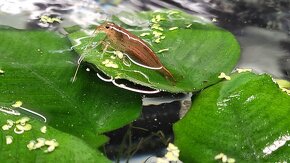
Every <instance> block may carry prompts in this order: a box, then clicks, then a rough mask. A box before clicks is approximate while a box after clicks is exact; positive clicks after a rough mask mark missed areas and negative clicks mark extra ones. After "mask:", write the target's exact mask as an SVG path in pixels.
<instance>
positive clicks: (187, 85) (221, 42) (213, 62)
mask: <svg viewBox="0 0 290 163" xmlns="http://www.w3.org/2000/svg"><path fill="white" fill-rule="evenodd" d="M158 20H159V21H158ZM112 21H113V22H115V23H116V24H118V25H120V26H122V27H124V28H126V29H127V30H129V31H130V32H132V33H134V34H135V35H137V36H140V37H141V38H142V39H143V40H144V41H146V42H147V43H148V44H149V45H150V47H151V48H152V49H153V50H154V51H155V52H156V54H157V56H158V57H159V59H160V61H161V62H162V64H163V65H164V66H165V67H166V68H167V69H168V70H169V71H170V72H171V73H172V74H173V76H174V77H175V80H176V83H174V82H172V81H170V80H167V79H166V78H165V77H164V76H163V75H162V74H161V73H159V72H158V71H157V70H152V69H148V68H144V67H141V66H138V65H137V64H134V63H133V62H130V61H129V60H128V59H126V57H125V59H124V58H122V59H118V58H116V59H111V56H114V55H115V54H114V51H115V50H116V49H113V48H108V49H107V50H106V51H104V49H105V46H102V45H100V46H97V44H100V43H101V42H102V41H105V40H104V38H105V35H104V33H98V32H96V33H98V34H96V33H93V30H92V31H87V30H79V31H77V32H73V33H71V34H69V38H70V40H71V42H72V44H73V45H74V49H75V50H76V52H77V53H79V54H80V55H84V56H85V58H84V61H86V62H89V63H92V64H94V65H95V66H96V67H97V68H98V69H100V70H102V71H103V72H104V73H105V74H107V75H108V76H112V77H114V78H123V79H127V80H130V81H132V82H134V83H138V84H141V85H144V86H148V87H153V88H156V89H161V90H165V91H169V92H192V91H198V90H200V89H203V88H205V87H207V86H209V85H212V84H214V83H217V82H218V81H220V79H219V78H218V76H219V74H220V73H221V72H224V73H226V74H227V73H229V72H231V70H232V68H233V67H234V66H235V64H236V63H237V61H238V58H239V53H240V48H239V45H238V43H237V41H236V39H235V38H234V36H233V35H232V34H231V33H230V32H228V31H225V30H223V29H221V28H218V27H216V26H214V25H213V24H211V23H210V22H208V21H206V20H203V19H201V18H198V17H194V16H190V15H187V14H185V13H182V12H176V11H175V12H174V13H173V12H172V11H160V12H142V13H138V14H133V13H121V14H118V15H117V16H114V17H113V20H112ZM103 44H104V43H103ZM105 44H106V43H105ZM137 48H141V46H140V47H137ZM164 49H168V50H165V51H163V50H164ZM103 51H104V53H103ZM159 51H161V52H159ZM158 52H159V53H158ZM102 53H103V54H102ZM106 60H110V61H112V62H113V63H114V64H116V65H117V66H115V67H112V66H107V65H106V64H104V61H106ZM124 60H125V61H124ZM128 62H129V63H131V64H128Z"/></svg>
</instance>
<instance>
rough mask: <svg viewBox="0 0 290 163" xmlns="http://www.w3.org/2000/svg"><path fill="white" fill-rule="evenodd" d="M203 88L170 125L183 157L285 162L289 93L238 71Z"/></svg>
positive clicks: (266, 79) (266, 78)
mask: <svg viewBox="0 0 290 163" xmlns="http://www.w3.org/2000/svg"><path fill="white" fill-rule="evenodd" d="M231 78H232V79H231V80H230V81H223V82H221V83H218V84H216V85H214V86H211V87H209V88H207V89H205V90H203V91H202V92H201V93H200V94H199V95H197V96H196V97H195V98H193V105H192V107H191V109H190V111H189V112H188V113H187V114H186V116H185V117H184V118H183V119H182V120H181V121H179V122H177V123H176V124H175V125H174V133H175V138H176V141H175V143H176V145H177V146H178V147H179V149H180V150H181V160H183V161H184V162H218V161H219V162H221V159H219V160H215V159H214V158H215V156H217V155H218V154H220V153H224V154H225V155H227V157H228V158H229V157H230V158H234V159H235V160H236V162H283V161H286V162H287V161H289V152H290V148H289V142H290V135H289V129H290V127H289V126H290V120H289V114H290V105H289V104H290V96H289V95H287V94H286V93H285V92H282V91H281V90H280V89H279V86H278V85H277V84H275V83H273V81H272V78H271V77H270V76H269V75H256V74H253V73H241V74H234V75H232V76H231Z"/></svg>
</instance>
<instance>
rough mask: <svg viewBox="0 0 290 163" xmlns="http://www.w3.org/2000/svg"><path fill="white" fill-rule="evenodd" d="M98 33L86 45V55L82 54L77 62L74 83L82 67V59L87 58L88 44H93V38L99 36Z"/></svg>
mask: <svg viewBox="0 0 290 163" xmlns="http://www.w3.org/2000/svg"><path fill="white" fill-rule="evenodd" d="M96 31H97V29H95V30H94V32H93V33H92V35H94V34H95V33H96ZM98 34H99V32H98V33H97V35H98ZM97 35H96V36H94V37H92V38H91V39H90V41H89V42H88V44H87V45H86V47H85V54H84V55H81V56H80V57H79V59H78V62H77V63H78V65H77V68H76V71H75V73H74V76H73V78H72V83H73V82H75V81H76V77H77V74H78V71H79V68H80V65H81V62H82V61H83V60H84V58H85V55H86V52H87V50H88V46H89V45H91V44H92V41H93V39H94V38H95V37H97ZM98 45H99V44H97V46H98Z"/></svg>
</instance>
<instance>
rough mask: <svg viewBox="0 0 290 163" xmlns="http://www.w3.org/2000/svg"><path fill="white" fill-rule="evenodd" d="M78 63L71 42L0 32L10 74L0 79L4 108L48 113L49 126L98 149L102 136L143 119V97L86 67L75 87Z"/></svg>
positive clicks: (0, 52) (1, 55)
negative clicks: (141, 116)
mask: <svg viewBox="0 0 290 163" xmlns="http://www.w3.org/2000/svg"><path fill="white" fill-rule="evenodd" d="M76 59H77V58H76V56H75V54H74V53H73V52H72V51H71V50H70V44H69V42H68V41H67V40H66V39H65V38H61V36H59V35H57V34H55V33H52V32H45V31H18V30H11V29H10V30H1V31H0V67H1V68H3V69H5V74H3V75H1V76H0V106H11V105H12V104H14V103H15V102H16V101H22V102H23V104H22V107H24V108H27V109H30V110H32V111H34V112H37V113H39V114H43V115H44V116H45V117H46V118H47V119H48V124H49V125H51V126H53V127H55V128H57V129H59V130H61V131H65V132H67V133H71V134H73V135H76V136H78V137H80V138H82V139H84V140H86V141H87V142H89V144H90V145H93V146H99V145H100V144H99V142H100V141H97V140H96V139H102V140H103V142H104V141H105V140H106V139H105V138H104V137H103V136H102V137H101V136H97V135H98V134H101V133H103V132H106V131H111V130H114V129H116V128H119V127H122V126H124V125H125V124H128V123H130V122H131V121H133V120H134V119H136V118H137V117H138V116H139V112H140V109H141V97H140V96H139V95H138V94H136V93H132V92H129V91H126V90H123V89H119V88H117V87H115V86H113V85H112V84H110V83H104V82H103V81H101V80H99V78H98V77H97V76H96V74H95V73H94V72H93V71H90V72H86V71H85V68H81V69H80V71H79V72H78V76H77V80H76V82H74V83H72V82H71V78H72V76H73V74H74V72H75V70H76V63H75V62H76ZM20 110H21V109H20ZM27 113H28V112H26V114H27ZM40 119H41V118H40Z"/></svg>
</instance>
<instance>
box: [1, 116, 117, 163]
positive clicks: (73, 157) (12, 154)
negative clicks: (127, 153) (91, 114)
mask: <svg viewBox="0 0 290 163" xmlns="http://www.w3.org/2000/svg"><path fill="white" fill-rule="evenodd" d="M21 117H22V116H12V115H7V114H4V113H0V126H1V127H2V126H3V125H5V124H7V122H6V121H7V120H8V119H10V120H13V121H14V122H15V121H17V120H18V119H20V118H21ZM26 124H31V125H32V129H31V130H29V131H25V132H24V133H22V134H16V133H15V132H14V128H15V124H14V125H13V127H12V128H10V129H9V130H7V131H4V130H2V129H1V131H0V140H1V141H0V151H1V152H0V158H1V162H6V163H9V162H11V163H12V162H83V161H85V162H111V161H109V160H108V159H107V158H106V157H104V156H103V155H102V154H101V153H100V152H99V151H97V150H95V149H93V148H91V147H90V146H88V145H87V144H86V143H85V142H84V141H83V140H81V139H79V138H76V137H75V136H72V135H69V134H66V133H64V132H61V131H59V130H56V129H54V128H52V127H49V126H47V132H46V133H42V132H40V128H41V127H43V125H44V124H43V123H41V122H39V121H38V120H30V121H28V122H26ZM6 136H11V137H12V140H13V141H12V143H11V144H6ZM38 138H44V139H46V140H52V139H55V140H56V142H57V143H58V144H59V145H58V146H57V147H56V148H55V150H54V151H52V152H51V153H45V150H47V147H48V146H44V147H42V148H41V149H35V150H29V149H28V148H27V145H28V144H29V142H30V141H31V140H34V141H36V142H37V140H36V139H38Z"/></svg>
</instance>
